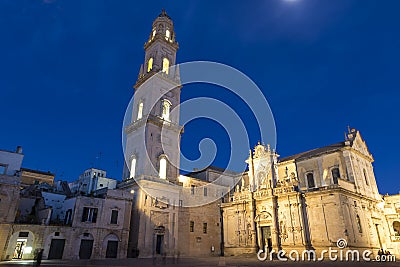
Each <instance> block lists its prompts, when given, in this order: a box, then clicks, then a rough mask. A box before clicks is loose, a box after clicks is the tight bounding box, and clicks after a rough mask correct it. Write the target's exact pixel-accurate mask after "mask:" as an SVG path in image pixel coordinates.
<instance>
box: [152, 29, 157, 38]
mask: <svg viewBox="0 0 400 267" xmlns="http://www.w3.org/2000/svg"><path fill="white" fill-rule="evenodd" d="M156 33H157V31H156V29H154V30H153V36H152V38H154V37H155V36H156Z"/></svg>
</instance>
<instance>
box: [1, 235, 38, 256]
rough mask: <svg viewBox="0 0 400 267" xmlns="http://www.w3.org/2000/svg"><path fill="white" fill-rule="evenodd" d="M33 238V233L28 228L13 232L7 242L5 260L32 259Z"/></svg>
mask: <svg viewBox="0 0 400 267" xmlns="http://www.w3.org/2000/svg"><path fill="white" fill-rule="evenodd" d="M34 240H35V236H34V234H33V233H32V232H31V231H29V230H21V231H18V232H15V233H14V234H13V235H12V236H11V237H10V240H9V242H8V247H7V253H6V257H5V258H6V259H7V260H11V259H14V260H27V259H33V255H34V250H35V248H34V247H33V244H34Z"/></svg>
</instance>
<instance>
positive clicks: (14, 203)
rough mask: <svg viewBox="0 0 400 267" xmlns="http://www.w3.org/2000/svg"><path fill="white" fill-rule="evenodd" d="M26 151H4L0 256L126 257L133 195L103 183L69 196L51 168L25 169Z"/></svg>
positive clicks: (0, 183) (0, 186) (1, 156)
mask: <svg viewBox="0 0 400 267" xmlns="http://www.w3.org/2000/svg"><path fill="white" fill-rule="evenodd" d="M22 159H23V155H22V149H21V148H18V150H17V152H10V151H0V166H4V169H3V173H1V174H0V214H1V216H0V259H1V260H26V259H32V258H33V257H34V253H35V250H37V249H42V248H43V249H44V253H43V258H44V259H89V258H94V259H101V258H126V256H127V251H128V247H127V246H128V236H129V226H130V213H131V209H132V199H133V195H132V194H131V193H130V192H126V191H124V190H112V189H108V188H107V187H104V188H102V189H100V190H95V191H91V192H90V195H89V194H83V193H82V192H78V194H75V195H73V194H71V191H70V190H69V187H68V184H66V183H65V182H64V183H63V182H58V183H54V181H53V179H54V175H52V174H50V173H48V172H41V171H33V170H29V169H24V168H21V165H22Z"/></svg>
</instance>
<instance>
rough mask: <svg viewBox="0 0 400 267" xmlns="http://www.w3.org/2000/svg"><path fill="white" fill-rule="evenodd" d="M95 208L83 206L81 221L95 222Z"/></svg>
mask: <svg viewBox="0 0 400 267" xmlns="http://www.w3.org/2000/svg"><path fill="white" fill-rule="evenodd" d="M97 212H98V209H97V208H89V207H84V208H83V212H82V222H91V223H95V222H96V221H97Z"/></svg>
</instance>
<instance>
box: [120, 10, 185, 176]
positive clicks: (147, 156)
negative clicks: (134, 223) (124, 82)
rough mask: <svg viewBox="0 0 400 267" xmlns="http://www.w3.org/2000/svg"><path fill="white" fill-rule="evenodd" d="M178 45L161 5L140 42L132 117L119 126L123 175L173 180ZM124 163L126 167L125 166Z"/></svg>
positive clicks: (178, 90)
mask: <svg viewBox="0 0 400 267" xmlns="http://www.w3.org/2000/svg"><path fill="white" fill-rule="evenodd" d="M178 48H179V45H178V43H177V42H176V39H175V31H174V24H173V21H172V19H171V18H170V17H169V16H168V14H167V13H166V12H165V10H163V11H162V12H161V14H160V15H159V16H158V17H157V18H156V19H155V20H154V22H153V25H152V30H151V32H150V35H149V39H148V40H147V42H146V43H145V44H144V50H145V57H144V63H143V64H142V65H141V67H140V71H139V75H138V79H137V81H136V84H135V85H134V88H135V94H134V102H133V107H132V119H131V123H130V125H128V126H127V127H126V129H125V133H126V147H125V158H126V163H127V165H128V164H129V166H125V169H124V179H125V180H127V179H132V178H135V179H136V180H138V179H139V180H140V179H152V180H154V179H156V180H157V179H161V180H167V181H170V182H172V183H174V182H175V181H176V180H177V178H178V176H179V155H180V150H179V144H180V137H181V132H182V127H181V126H180V125H179V104H180V93H181V83H180V75H179V68H178V67H176V66H175V63H176V52H177V50H178ZM128 167H129V168H128Z"/></svg>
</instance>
